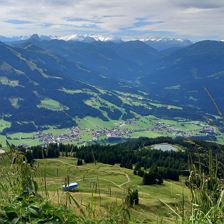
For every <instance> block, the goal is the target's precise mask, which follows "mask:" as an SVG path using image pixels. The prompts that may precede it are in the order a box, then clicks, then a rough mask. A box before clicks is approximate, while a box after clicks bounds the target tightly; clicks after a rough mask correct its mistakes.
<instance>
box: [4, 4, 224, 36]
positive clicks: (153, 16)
mask: <svg viewBox="0 0 224 224" xmlns="http://www.w3.org/2000/svg"><path fill="white" fill-rule="evenodd" d="M223 24H224V0H0V35H5V36H15V35H29V34H33V33H38V34H43V35H59V36H63V35H68V34H74V33H81V34H82V33H84V34H103V35H109V36H116V37H133V38H136V37H149V36H162V37H180V38H189V39H193V40H199V39H224V28H223Z"/></svg>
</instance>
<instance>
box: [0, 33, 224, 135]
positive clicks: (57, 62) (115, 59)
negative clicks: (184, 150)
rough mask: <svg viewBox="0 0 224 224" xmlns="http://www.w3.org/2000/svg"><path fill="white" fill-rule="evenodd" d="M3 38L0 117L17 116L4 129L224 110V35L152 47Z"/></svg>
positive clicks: (0, 46)
mask: <svg viewBox="0 0 224 224" xmlns="http://www.w3.org/2000/svg"><path fill="white" fill-rule="evenodd" d="M161 41H162V40H160V41H159V40H157V41H156V43H161ZM172 41H174V40H172ZM4 42H5V43H0V94H1V98H0V104H1V108H0V116H1V119H2V120H4V121H6V122H10V123H11V126H10V127H8V128H6V129H4V133H11V132H18V131H21V132H22V131H26V132H28V131H35V130H40V129H45V128H47V127H49V126H56V127H58V128H63V127H71V126H74V125H75V124H76V119H77V118H84V117H86V116H93V117H98V118H101V119H102V120H111V119H112V120H119V119H124V120H125V119H128V118H134V117H136V116H144V115H149V114H151V115H156V116H161V117H170V118H174V117H182V118H190V119H202V117H203V116H205V115H206V116H207V115H208V114H216V113H217V107H216V106H217V105H219V107H220V108H219V110H222V109H223V91H222V88H223V83H224V82H223V81H224V80H223V79H224V43H223V42H221V41H201V42H197V43H194V44H193V43H191V42H188V41H181V40H179V41H177V42H178V43H182V44H183V45H180V44H179V45H178V46H174V45H172V46H170V47H168V45H166V47H165V48H164V47H161V46H162V45H160V47H158V45H157V47H156V46H155V45H154V46H152V44H151V42H152V40H144V41H141V40H132V41H118V40H117V41H111V40H107V41H102V40H101V41H98V40H96V39H95V38H94V41H83V40H82V41H80V40H76V39H73V40H71V39H70V40H63V39H55V38H46V37H39V36H38V35H33V36H31V37H30V38H28V39H27V38H20V39H17V40H12V41H8V42H7V41H4ZM162 42H163V43H164V42H167V41H165V40H163V41H162ZM174 42H175V41H174ZM154 43H155V41H154ZM164 46H165V45H164ZM211 96H212V97H214V98H212V99H211ZM214 99H215V101H216V102H217V105H216V106H215V105H214ZM169 105H171V106H169Z"/></svg>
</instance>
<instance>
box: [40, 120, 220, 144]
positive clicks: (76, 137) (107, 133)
mask: <svg viewBox="0 0 224 224" xmlns="http://www.w3.org/2000/svg"><path fill="white" fill-rule="evenodd" d="M126 125H130V126H138V121H137V120H128V121H121V122H118V123H116V124H115V127H114V128H111V129H109V128H100V127H96V129H90V128H86V129H82V130H81V129H80V128H79V127H72V128H71V129H70V130H69V132H67V133H64V134H60V135H54V134H52V133H44V132H38V134H37V136H36V138H38V139H39V140H40V141H42V142H43V143H44V144H49V143H62V142H74V141H75V142H79V143H82V144H83V143H87V142H88V140H86V142H85V141H84V140H83V139H82V133H88V134H89V135H90V136H91V137H92V139H89V141H96V140H99V139H100V138H101V137H103V138H113V137H114V138H117V137H126V138H127V137H131V134H133V133H134V132H142V131H152V132H163V133H164V132H167V133H173V134H174V135H175V136H181V137H191V136H193V135H194V134H195V130H187V129H185V128H184V127H183V128H176V127H173V126H172V125H170V124H166V123H163V122H161V121H158V122H157V123H156V124H155V125H153V126H151V127H148V128H140V127H139V129H131V128H124V127H125V126H126ZM199 126H200V127H201V129H200V131H199V132H200V133H201V134H203V135H215V134H217V133H216V129H215V128H213V127H210V126H205V125H204V124H203V125H202V124H199Z"/></svg>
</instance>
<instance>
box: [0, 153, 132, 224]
mask: <svg viewBox="0 0 224 224" xmlns="http://www.w3.org/2000/svg"><path fill="white" fill-rule="evenodd" d="M3 161H4V165H1V163H2V162H3ZM6 161H7V162H6ZM35 173H36V168H35V165H32V166H31V165H30V164H29V163H27V161H26V159H25V157H24V156H23V155H22V154H21V153H19V152H18V151H16V150H12V149H11V150H10V152H9V153H7V154H5V155H2V158H0V180H1V181H0V224H3V223H18V224H28V223H32V224H37V223H49V224H50V223H51V224H54V223H60V224H67V223H68V224H70V223H71V224H72V223H74V224H75V223H77V224H87V223H88V224H97V223H100V224H107V223H108V224H110V223H111V224H128V223H132V222H131V220H130V213H129V210H128V208H127V206H126V205H125V203H124V204H118V203H113V204H111V205H109V206H108V207H107V208H106V210H105V212H104V214H103V215H102V217H97V213H96V209H95V206H94V197H92V199H91V200H90V203H89V204H88V205H87V206H86V207H85V208H83V206H82V205H80V204H79V203H78V202H77V201H76V199H75V197H74V194H71V193H70V192H64V193H63V196H64V197H65V200H64V203H62V201H63V200H61V198H59V197H60V196H59V192H58V194H57V195H58V204H52V203H51V202H50V199H49V194H48V192H47V182H46V177H44V178H43V180H42V182H43V185H44V188H43V189H44V190H43V191H44V192H40V191H39V190H38V184H37V182H36V181H35ZM65 182H66V184H69V178H68V177H66V178H65ZM40 193H41V195H40ZM60 195H61V194H60ZM74 206H75V207H76V208H77V209H76V210H75V211H74V210H73V209H71V208H72V207H74ZM133 223H135V222H133Z"/></svg>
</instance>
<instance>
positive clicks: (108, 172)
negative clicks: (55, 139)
mask: <svg viewBox="0 0 224 224" xmlns="http://www.w3.org/2000/svg"><path fill="white" fill-rule="evenodd" d="M54 161H56V162H60V163H62V164H64V165H67V166H70V167H75V168H76V169H80V170H81V169H82V170H86V171H87V173H88V172H89V171H91V170H94V169H90V168H86V167H82V166H77V165H73V164H70V163H67V162H65V161H63V160H60V159H54ZM102 172H105V173H107V174H111V173H115V174H121V175H124V176H125V177H126V178H127V180H126V181H125V182H124V183H122V184H117V183H115V182H114V181H111V180H108V179H105V178H100V177H99V178H98V179H99V180H103V181H106V182H109V183H111V184H113V185H114V186H116V187H118V188H120V189H122V187H123V186H124V185H126V184H128V183H130V177H129V175H128V174H127V173H124V172H119V171H112V172H110V171H106V170H103V171H102ZM84 179H88V180H91V179H94V178H87V177H84ZM77 181H83V178H80V179H78V180H77Z"/></svg>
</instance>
